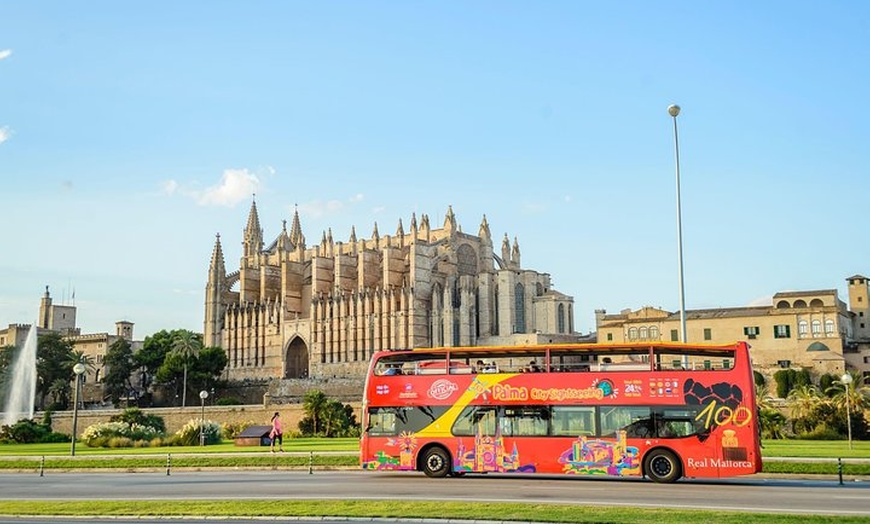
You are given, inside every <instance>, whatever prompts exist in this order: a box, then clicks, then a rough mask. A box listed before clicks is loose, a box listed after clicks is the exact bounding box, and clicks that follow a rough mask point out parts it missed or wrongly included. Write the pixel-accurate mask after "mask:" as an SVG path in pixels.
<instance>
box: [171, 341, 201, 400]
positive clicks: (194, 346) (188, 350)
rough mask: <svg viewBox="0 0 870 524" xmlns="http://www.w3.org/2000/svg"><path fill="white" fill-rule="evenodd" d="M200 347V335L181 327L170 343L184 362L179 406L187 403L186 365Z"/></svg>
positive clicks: (174, 351)
mask: <svg viewBox="0 0 870 524" xmlns="http://www.w3.org/2000/svg"><path fill="white" fill-rule="evenodd" d="M201 349H202V335H200V334H198V333H194V332H192V331H188V330H186V329H183V330H181V331H179V333H178V335H177V336H176V337H175V341H174V342H173V343H172V351H173V353H176V354H177V355H180V356H181V359H182V361H183V363H184V383H183V385H182V387H181V406H182V407H184V406H186V405H187V367H188V365H189V364H190V360H191V358H193V357H196V356H197V355H199V351H200V350H201Z"/></svg>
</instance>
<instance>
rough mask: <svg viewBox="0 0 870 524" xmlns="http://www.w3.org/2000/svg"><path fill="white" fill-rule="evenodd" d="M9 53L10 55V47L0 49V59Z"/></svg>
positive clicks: (7, 56)
mask: <svg viewBox="0 0 870 524" xmlns="http://www.w3.org/2000/svg"><path fill="white" fill-rule="evenodd" d="M10 55H12V50H11V49H2V50H0V60H3V59H4V58H9V56H10Z"/></svg>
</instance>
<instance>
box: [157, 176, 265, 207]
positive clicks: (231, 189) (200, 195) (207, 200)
mask: <svg viewBox="0 0 870 524" xmlns="http://www.w3.org/2000/svg"><path fill="white" fill-rule="evenodd" d="M260 185H261V182H260V178H259V177H258V176H257V175H255V174H253V173H251V172H250V171H249V170H247V169H227V170H225V171H224V174H223V175H221V180H220V182H219V183H218V184H216V185H214V186H211V187H208V188H206V189H204V190H198V189H188V188H185V187H183V186H182V185H181V184H180V183H178V181H176V180H167V181H165V182H163V184H162V191H163V194H165V195H168V196H173V195H175V194H178V195H182V196H186V197H190V198H192V199H194V200H196V203H197V204H199V205H201V206H225V207H234V206H235V205H236V204H238V203H239V202H242V201H244V200H247V199H249V198H251V195H253V194H254V193H256V192H257V189H259V187H260Z"/></svg>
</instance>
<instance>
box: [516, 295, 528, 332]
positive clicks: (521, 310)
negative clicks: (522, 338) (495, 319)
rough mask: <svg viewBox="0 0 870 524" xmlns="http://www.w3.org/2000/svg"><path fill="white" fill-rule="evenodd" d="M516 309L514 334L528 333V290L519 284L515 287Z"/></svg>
mask: <svg viewBox="0 0 870 524" xmlns="http://www.w3.org/2000/svg"><path fill="white" fill-rule="evenodd" d="M514 309H516V312H515V314H516V319H517V322H516V326H514V333H525V332H526V288H525V287H524V286H523V285H522V284H520V283H519V282H517V285H516V286H515V287H514Z"/></svg>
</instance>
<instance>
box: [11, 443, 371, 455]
mask: <svg viewBox="0 0 870 524" xmlns="http://www.w3.org/2000/svg"><path fill="white" fill-rule="evenodd" d="M70 448H71V443H69V442H63V443H53V444H0V457H3V456H4V455H5V456H25V455H29V456H41V455H45V456H51V455H69V454H70ZM284 450H285V451H294V452H299V451H302V452H306V453H307V452H310V451H314V452H315V453H316V452H319V451H349V452H354V453H357V452H359V439H356V438H295V439H286V438H285V439H284ZM268 451H269V448H268V447H266V446H242V447H236V446H235V445H234V444H233V441H231V440H225V441H223V442H222V443H220V444H215V445H210V446H204V447H201V446H172V447H160V448H117V449H109V448H89V447H87V446H85V445H84V444H82V443H81V442H79V443H78V444H76V455H82V456H88V455H148V454H153V455H163V456H165V455H166V454H167V453H173V454H175V453H264V452H268Z"/></svg>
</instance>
